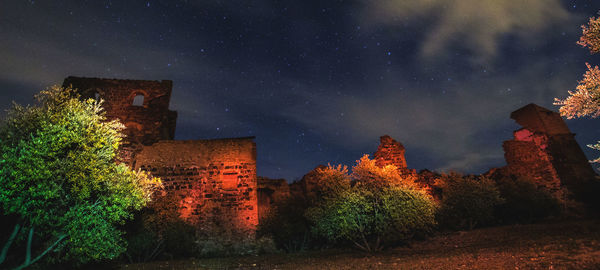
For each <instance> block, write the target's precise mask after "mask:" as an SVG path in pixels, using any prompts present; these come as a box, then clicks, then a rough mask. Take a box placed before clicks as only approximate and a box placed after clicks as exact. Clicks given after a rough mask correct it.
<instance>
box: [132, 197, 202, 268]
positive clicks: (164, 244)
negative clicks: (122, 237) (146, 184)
mask: <svg viewBox="0 0 600 270" xmlns="http://www.w3.org/2000/svg"><path fill="white" fill-rule="evenodd" d="M178 205H179V201H178V198H177V196H176V194H174V193H166V192H163V194H156V195H155V198H154V200H153V201H152V202H150V203H149V204H148V206H146V207H145V208H144V209H142V210H141V211H140V212H139V213H137V215H136V218H135V219H134V221H133V222H130V223H129V224H128V228H127V229H126V231H127V242H128V245H127V251H126V253H125V255H126V256H127V258H128V260H129V261H130V262H132V263H133V262H147V261H152V260H155V259H157V258H161V257H162V258H163V259H172V258H185V257H191V256H193V255H195V254H196V253H197V248H196V243H195V240H196V237H195V228H194V227H193V226H192V225H189V224H187V223H186V222H185V221H184V220H183V219H181V217H180V214H179V212H178Z"/></svg>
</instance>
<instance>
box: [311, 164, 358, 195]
mask: <svg viewBox="0 0 600 270" xmlns="http://www.w3.org/2000/svg"><path fill="white" fill-rule="evenodd" d="M313 181H315V183H314V190H312V192H314V193H315V198H311V199H309V203H310V204H314V203H316V202H317V201H319V200H322V199H326V198H332V197H336V196H337V195H338V194H341V193H343V192H344V191H346V190H348V189H350V176H349V175H348V167H346V166H342V165H337V166H332V165H328V166H327V167H324V168H318V169H317V170H316V174H315V175H314V180H313Z"/></svg>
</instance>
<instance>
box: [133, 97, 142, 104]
mask: <svg viewBox="0 0 600 270" xmlns="http://www.w3.org/2000/svg"><path fill="white" fill-rule="evenodd" d="M133 106H144V95H136V96H135V97H134V98H133Z"/></svg>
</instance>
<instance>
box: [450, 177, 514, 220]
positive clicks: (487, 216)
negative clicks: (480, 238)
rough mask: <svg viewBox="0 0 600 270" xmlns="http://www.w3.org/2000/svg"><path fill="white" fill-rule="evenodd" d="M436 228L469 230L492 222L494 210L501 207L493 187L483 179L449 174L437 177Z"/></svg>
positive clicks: (499, 198) (497, 192)
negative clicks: (438, 179) (440, 194)
mask: <svg viewBox="0 0 600 270" xmlns="http://www.w3.org/2000/svg"><path fill="white" fill-rule="evenodd" d="M441 181H442V183H440V186H441V187H442V201H441V205H440V209H439V211H438V221H439V223H440V225H442V226H443V227H446V228H450V229H469V230H470V229H473V228H475V227H476V226H483V225H489V224H491V223H492V222H493V221H494V208H495V207H496V206H498V205H500V204H501V203H503V200H502V198H501V197H500V191H499V190H498V187H497V186H496V183H495V182H494V181H492V180H490V179H488V178H486V177H484V176H462V175H460V174H457V173H450V174H448V175H443V176H442V177H441Z"/></svg>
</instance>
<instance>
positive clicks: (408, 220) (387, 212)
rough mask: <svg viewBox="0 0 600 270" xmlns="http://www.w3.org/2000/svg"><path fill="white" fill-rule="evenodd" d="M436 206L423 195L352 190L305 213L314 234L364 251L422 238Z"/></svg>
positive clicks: (395, 189) (392, 190)
mask: <svg viewBox="0 0 600 270" xmlns="http://www.w3.org/2000/svg"><path fill="white" fill-rule="evenodd" d="M434 213H435V206H434V203H433V201H432V200H431V199H430V198H429V197H428V196H427V195H426V194H425V193H424V192H422V191H417V190H413V189H407V188H400V187H395V186H389V187H384V188H382V189H381V190H379V191H377V192H372V191H370V190H367V189H363V188H359V187H357V186H355V187H354V188H352V189H350V190H347V191H345V192H343V193H342V194H340V195H339V196H337V197H335V198H330V199H328V200H325V201H324V202H323V203H321V204H320V205H318V206H316V207H311V208H309V209H308V210H307V212H306V216H307V217H308V219H309V220H311V221H312V222H313V223H314V226H313V228H312V229H313V232H314V233H315V234H317V235H320V236H323V237H325V238H326V239H327V240H329V241H331V242H340V241H350V242H352V243H354V245H356V246H357V247H358V248H360V249H362V250H365V251H369V252H371V251H377V250H379V249H381V248H382V247H383V245H386V244H388V245H389V244H396V243H398V242H402V241H406V240H409V239H411V238H412V237H413V236H415V235H417V234H425V233H427V232H429V230H430V229H431V228H432V227H433V225H434V224H435V214H434Z"/></svg>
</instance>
